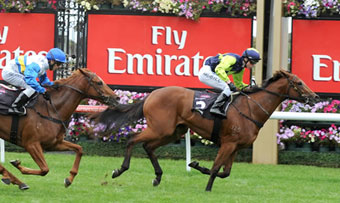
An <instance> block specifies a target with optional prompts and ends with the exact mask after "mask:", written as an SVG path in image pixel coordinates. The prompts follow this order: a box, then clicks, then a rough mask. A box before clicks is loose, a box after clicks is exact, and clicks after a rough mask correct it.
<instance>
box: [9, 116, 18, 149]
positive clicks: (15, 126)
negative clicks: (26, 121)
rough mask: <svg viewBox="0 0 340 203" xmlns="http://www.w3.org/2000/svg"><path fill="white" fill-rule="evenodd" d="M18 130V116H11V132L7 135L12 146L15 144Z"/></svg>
mask: <svg viewBox="0 0 340 203" xmlns="http://www.w3.org/2000/svg"><path fill="white" fill-rule="evenodd" d="M18 128H19V115H13V116H12V125H11V132H10V134H9V141H10V142H11V143H12V144H17V137H18Z"/></svg>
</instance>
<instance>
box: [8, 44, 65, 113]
mask: <svg viewBox="0 0 340 203" xmlns="http://www.w3.org/2000/svg"><path fill="white" fill-rule="evenodd" d="M64 63H66V55H65V53H64V52H63V51H62V50H61V49H59V48H53V49H51V50H49V51H48V53H47V55H46V56H43V55H32V56H27V55H21V56H18V57H15V59H13V60H11V61H10V62H9V63H8V64H7V65H6V67H5V68H4V69H3V71H2V78H3V79H4V80H5V81H6V82H8V83H9V84H11V85H14V86H16V87H21V88H23V89H25V90H23V91H22V92H21V93H20V94H19V96H18V97H17V98H16V100H15V101H14V102H13V104H12V106H11V108H10V109H9V113H14V114H19V115H25V114H26V109H25V107H24V105H25V104H26V103H27V102H28V101H29V99H30V98H31V97H32V96H33V95H34V94H35V93H36V92H38V93H41V94H43V96H44V98H45V99H50V98H49V95H48V94H47V92H46V89H45V88H44V87H42V85H53V82H51V81H50V80H49V79H48V77H47V75H46V71H47V70H51V71H54V70H57V69H58V68H60V67H61V66H62V64H64ZM37 78H39V82H37V80H36V79H37Z"/></svg>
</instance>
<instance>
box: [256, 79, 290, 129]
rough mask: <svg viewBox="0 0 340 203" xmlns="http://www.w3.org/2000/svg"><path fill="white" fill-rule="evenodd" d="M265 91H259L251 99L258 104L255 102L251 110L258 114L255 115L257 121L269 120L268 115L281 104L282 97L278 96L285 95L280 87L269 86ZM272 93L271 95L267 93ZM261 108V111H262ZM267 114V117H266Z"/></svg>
mask: <svg viewBox="0 0 340 203" xmlns="http://www.w3.org/2000/svg"><path fill="white" fill-rule="evenodd" d="M266 90H267V91H268V92H266V91H261V92H258V93H255V94H254V95H253V96H251V97H252V99H254V100H255V101H256V102H257V103H258V104H256V103H255V102H250V103H254V104H253V108H255V109H257V111H258V112H261V113H257V115H259V116H258V117H259V118H257V119H258V121H261V122H263V123H264V122H265V121H266V120H268V119H269V117H270V115H271V114H272V113H273V112H274V111H275V110H276V109H277V107H278V106H279V105H280V104H281V102H282V101H283V99H284V98H283V97H282V96H279V95H285V94H286V92H285V90H286V88H283V87H282V86H279V87H278V86H275V85H269V86H268V87H267V88H266ZM269 92H272V93H269ZM262 108H263V109H262ZM268 114H269V115H268Z"/></svg>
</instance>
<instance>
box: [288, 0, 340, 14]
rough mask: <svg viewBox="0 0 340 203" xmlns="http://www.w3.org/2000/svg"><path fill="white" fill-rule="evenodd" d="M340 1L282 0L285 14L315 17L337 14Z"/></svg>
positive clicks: (339, 12)
mask: <svg viewBox="0 0 340 203" xmlns="http://www.w3.org/2000/svg"><path fill="white" fill-rule="evenodd" d="M339 8H340V2H339V1H338V0H284V1H283V9H284V14H285V16H293V17H295V16H301V17H306V18H315V17H319V16H322V15H325V16H333V15H339V14H340V11H339Z"/></svg>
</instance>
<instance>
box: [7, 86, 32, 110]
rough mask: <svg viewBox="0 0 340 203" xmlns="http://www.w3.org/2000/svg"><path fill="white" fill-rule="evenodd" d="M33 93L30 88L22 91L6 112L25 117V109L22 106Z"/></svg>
mask: <svg viewBox="0 0 340 203" xmlns="http://www.w3.org/2000/svg"><path fill="white" fill-rule="evenodd" d="M34 93H35V90H34V89H32V88H28V89H25V90H24V91H22V92H21V93H20V94H19V96H18V97H17V98H16V99H15V101H14V102H13V104H12V106H11V108H10V109H9V110H8V112H9V113H16V114H21V115H25V114H26V108H25V107H24V106H25V104H26V103H27V102H28V101H29V99H30V98H31V97H32V96H33V95H34Z"/></svg>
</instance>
